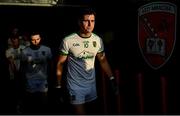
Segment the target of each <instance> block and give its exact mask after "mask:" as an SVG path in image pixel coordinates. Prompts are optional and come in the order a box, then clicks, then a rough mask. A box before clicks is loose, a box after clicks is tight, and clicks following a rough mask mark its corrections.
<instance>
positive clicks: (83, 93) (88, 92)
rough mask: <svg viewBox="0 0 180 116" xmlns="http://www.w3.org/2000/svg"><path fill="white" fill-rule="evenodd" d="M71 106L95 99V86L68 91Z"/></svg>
mask: <svg viewBox="0 0 180 116" xmlns="http://www.w3.org/2000/svg"><path fill="white" fill-rule="evenodd" d="M69 94H70V103H71V104H84V103H86V102H90V101H93V100H95V99H96V98H97V92H96V84H91V85H90V86H87V87H74V88H71V89H69Z"/></svg>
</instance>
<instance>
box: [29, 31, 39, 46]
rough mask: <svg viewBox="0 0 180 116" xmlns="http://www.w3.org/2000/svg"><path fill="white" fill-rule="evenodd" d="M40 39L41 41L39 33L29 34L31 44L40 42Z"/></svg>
mask: <svg viewBox="0 0 180 116" xmlns="http://www.w3.org/2000/svg"><path fill="white" fill-rule="evenodd" d="M40 41H41V37H40V35H39V34H37V35H32V36H31V43H32V44H33V45H36V46H37V45H39V44H40Z"/></svg>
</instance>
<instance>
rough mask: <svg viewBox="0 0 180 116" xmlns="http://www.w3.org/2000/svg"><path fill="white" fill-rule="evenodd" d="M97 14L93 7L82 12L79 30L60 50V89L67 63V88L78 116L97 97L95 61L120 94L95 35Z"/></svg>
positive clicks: (101, 46)
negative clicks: (64, 65)
mask: <svg viewBox="0 0 180 116" xmlns="http://www.w3.org/2000/svg"><path fill="white" fill-rule="evenodd" d="M95 14H96V13H95V12H94V11H93V10H92V9H90V8H87V9H86V8H85V9H84V10H82V12H81V13H80V16H79V19H78V25H79V27H80V28H79V31H78V32H76V33H72V34H71V35H68V36H67V37H65V38H64V39H63V41H62V43H61V45H60V48H59V53H60V54H59V59H58V63H57V80H58V86H57V87H59V88H61V86H62V83H63V82H62V81H61V80H62V74H63V64H64V63H65V62H66V61H67V62H68V63H67V75H66V79H67V89H68V91H69V95H70V103H71V104H72V105H73V106H74V109H75V113H76V114H86V113H87V112H86V109H85V104H86V103H90V102H91V103H93V101H95V100H96V98H97V91H96V78H95V76H96V75H95V64H94V63H95V58H97V59H98V61H99V62H100V65H101V67H102V69H103V70H104V72H105V73H106V74H107V76H108V77H109V80H110V81H111V83H112V85H113V90H114V92H117V91H118V89H117V86H116V83H115V81H114V80H115V78H114V76H113V74H112V71H111V68H110V66H109V63H108V61H107V59H106V55H105V52H104V46H103V41H102V40H101V38H100V37H99V36H98V35H96V34H94V33H93V32H92V31H93V29H94V26H95V16H96V15H95ZM94 107H95V106H94ZM94 107H93V108H94ZM93 108H92V109H93Z"/></svg>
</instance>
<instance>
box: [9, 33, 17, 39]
mask: <svg viewBox="0 0 180 116" xmlns="http://www.w3.org/2000/svg"><path fill="white" fill-rule="evenodd" d="M10 39H19V34H13V33H12V34H11V35H10Z"/></svg>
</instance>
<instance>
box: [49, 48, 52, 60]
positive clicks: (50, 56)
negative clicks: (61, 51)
mask: <svg viewBox="0 0 180 116" xmlns="http://www.w3.org/2000/svg"><path fill="white" fill-rule="evenodd" d="M51 58H52V52H51V48H48V59H51Z"/></svg>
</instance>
